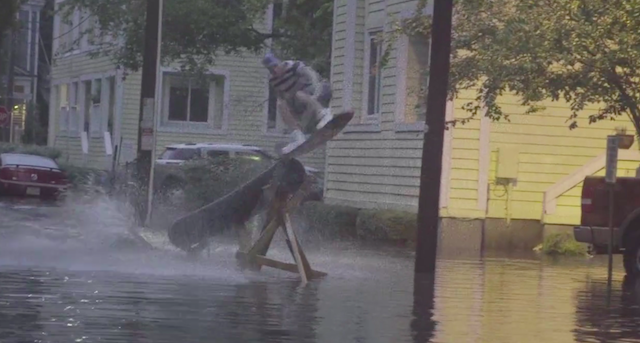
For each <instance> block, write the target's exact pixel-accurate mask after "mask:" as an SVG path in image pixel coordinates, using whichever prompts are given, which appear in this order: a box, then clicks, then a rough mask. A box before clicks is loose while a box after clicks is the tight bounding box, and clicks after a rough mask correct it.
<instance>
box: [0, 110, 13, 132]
mask: <svg viewBox="0 0 640 343" xmlns="http://www.w3.org/2000/svg"><path fill="white" fill-rule="evenodd" d="M10 122H11V114H9V111H7V108H6V107H4V106H0V127H7V126H9V123H10Z"/></svg>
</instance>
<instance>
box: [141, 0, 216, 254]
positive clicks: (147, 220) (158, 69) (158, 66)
mask: <svg viewBox="0 0 640 343" xmlns="http://www.w3.org/2000/svg"><path fill="white" fill-rule="evenodd" d="M163 1H164V0H158V2H159V4H158V39H157V42H158V44H157V47H156V88H155V95H154V97H155V109H154V114H153V115H154V120H153V133H154V134H153V149H152V150H151V164H150V170H149V187H148V188H147V189H148V190H149V191H148V192H147V215H146V218H145V226H149V225H151V210H152V207H153V206H152V204H153V178H154V170H155V168H154V165H155V160H156V140H157V138H158V133H157V132H158V121H159V120H160V114H161V112H160V110H161V108H162V107H161V104H160V92H162V88H161V87H162V69H161V63H160V53H161V51H162V7H163V5H164V3H163ZM207 251H210V249H208V250H207Z"/></svg>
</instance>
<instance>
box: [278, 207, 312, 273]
mask: <svg viewBox="0 0 640 343" xmlns="http://www.w3.org/2000/svg"><path fill="white" fill-rule="evenodd" d="M282 219H283V221H284V227H285V230H286V232H287V236H289V237H290V240H291V250H292V251H293V259H294V260H295V261H296V265H297V266H298V273H299V274H300V278H302V284H303V285H305V284H306V283H307V282H309V277H308V275H307V270H305V267H304V264H303V262H302V256H301V255H302V254H301V253H300V247H299V246H298V238H297V237H296V233H295V232H294V231H293V226H292V225H291V219H290V218H289V214H288V213H284V214H283V215H282ZM309 276H310V275H309Z"/></svg>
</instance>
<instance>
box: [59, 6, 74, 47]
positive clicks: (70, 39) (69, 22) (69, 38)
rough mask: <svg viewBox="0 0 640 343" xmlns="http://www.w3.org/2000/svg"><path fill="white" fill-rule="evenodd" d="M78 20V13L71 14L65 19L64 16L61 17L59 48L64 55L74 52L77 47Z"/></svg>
mask: <svg viewBox="0 0 640 343" xmlns="http://www.w3.org/2000/svg"><path fill="white" fill-rule="evenodd" d="M77 24H78V20H77V19H76V13H75V12H74V13H71V14H69V16H67V17H65V15H64V14H62V15H61V17H60V30H59V32H58V38H59V48H60V49H61V52H62V53H66V52H69V51H71V50H73V47H74V45H75V41H76V36H77V32H78V27H77Z"/></svg>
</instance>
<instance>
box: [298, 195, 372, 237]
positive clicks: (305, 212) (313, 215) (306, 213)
mask: <svg viewBox="0 0 640 343" xmlns="http://www.w3.org/2000/svg"><path fill="white" fill-rule="evenodd" d="M359 212H360V210H358V209H357V208H353V207H348V206H339V205H329V204H324V203H322V202H319V201H309V202H307V203H305V204H303V205H302V206H301V207H300V208H299V209H298V211H296V215H298V216H300V217H303V218H304V220H305V222H306V223H307V224H308V225H309V229H310V230H311V231H312V232H314V233H316V234H318V235H319V236H320V237H323V238H356V237H357V235H358V234H357V232H356V223H357V221H358V213H359Z"/></svg>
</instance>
